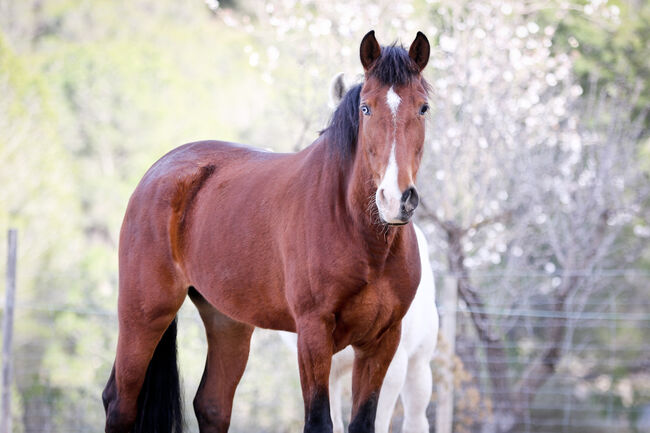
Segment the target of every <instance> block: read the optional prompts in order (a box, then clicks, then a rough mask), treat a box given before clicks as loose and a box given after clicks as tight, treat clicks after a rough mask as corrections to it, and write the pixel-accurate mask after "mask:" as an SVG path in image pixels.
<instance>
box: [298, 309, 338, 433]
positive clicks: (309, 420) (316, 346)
mask: <svg viewBox="0 0 650 433" xmlns="http://www.w3.org/2000/svg"><path fill="white" fill-rule="evenodd" d="M333 329H334V320H333V318H332V320H326V319H323V318H320V317H319V318H309V319H306V318H305V319H303V320H299V321H298V323H297V331H298V366H299V367H300V385H301V387H302V396H303V400H304V403H305V430H304V431H305V433H332V419H331V417H330V404H329V392H328V382H329V374H330V365H331V361H332V353H333V351H334V349H333V340H332V331H333Z"/></svg>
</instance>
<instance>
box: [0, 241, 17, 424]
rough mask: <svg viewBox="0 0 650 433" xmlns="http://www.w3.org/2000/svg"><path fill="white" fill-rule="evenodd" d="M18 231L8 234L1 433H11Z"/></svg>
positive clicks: (3, 326) (0, 417)
mask: <svg viewBox="0 0 650 433" xmlns="http://www.w3.org/2000/svg"><path fill="white" fill-rule="evenodd" d="M17 237H18V234H17V232H16V229H9V231H8V233H7V292H6V293H5V311H4V320H3V321H2V416H0V420H1V421H0V433H11V383H12V376H11V342H12V338H13V326H14V300H15V299H16V251H17V248H16V245H17Z"/></svg>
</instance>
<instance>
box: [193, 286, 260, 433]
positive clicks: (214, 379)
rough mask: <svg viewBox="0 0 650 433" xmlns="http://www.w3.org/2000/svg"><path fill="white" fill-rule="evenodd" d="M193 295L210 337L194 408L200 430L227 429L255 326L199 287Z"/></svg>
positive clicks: (213, 432)
mask: <svg viewBox="0 0 650 433" xmlns="http://www.w3.org/2000/svg"><path fill="white" fill-rule="evenodd" d="M189 294H190V299H191V300H192V302H194V305H196V308H197V309H198V310H199V314H200V315H201V319H202V320H203V324H204V325H205V334H206V336H207V339H208V356H207V359H206V362H205V370H204V371H203V377H202V378H201V383H200V385H199V389H198V391H197V393H196V397H195V398H194V412H195V414H196V418H197V420H198V422H199V431H200V432H201V433H225V432H227V431H228V427H229V426H230V415H231V412H232V402H233V398H234V397H235V389H236V388H237V385H238V384H239V380H240V379H241V377H242V375H243V374H244V370H245V368H246V362H247V361H248V352H249V348H250V339H251V335H252V333H253V329H254V328H253V327H252V326H250V325H247V324H244V323H240V322H236V321H234V320H232V319H230V318H229V317H227V316H225V315H224V314H222V313H220V312H219V311H218V310H217V309H215V308H214V307H213V306H212V305H211V304H210V303H208V302H207V301H206V300H205V299H204V298H203V297H202V296H201V295H200V294H199V293H198V292H197V291H196V290H194V289H190V292H189Z"/></svg>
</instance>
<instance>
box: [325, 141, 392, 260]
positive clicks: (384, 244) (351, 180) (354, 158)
mask: <svg viewBox="0 0 650 433" xmlns="http://www.w3.org/2000/svg"><path fill="white" fill-rule="evenodd" d="M314 144H315V145H317V146H319V149H318V150H319V152H323V154H321V155H319V157H320V160H321V161H322V162H321V164H322V167H321V168H320V169H321V170H322V171H323V172H325V173H327V175H328V176H331V182H332V183H331V185H330V189H329V194H333V195H335V196H337V197H336V198H334V200H336V201H337V202H339V203H340V204H341V205H342V206H345V209H344V210H342V212H341V214H344V215H346V221H344V222H342V223H343V224H347V225H349V224H350V222H352V223H353V224H352V226H353V227H349V229H350V230H354V231H356V232H357V233H358V234H359V235H360V236H361V237H362V238H363V239H364V241H365V243H366V245H367V247H368V249H369V251H370V252H371V253H372V254H373V256H377V258H379V257H380V256H382V255H388V253H389V251H390V249H391V246H392V245H393V243H394V242H396V241H398V236H397V233H398V230H399V229H396V228H394V227H390V226H387V225H385V224H382V223H381V222H380V220H379V215H378V211H377V208H376V205H375V203H374V197H375V192H376V187H375V186H374V185H375V182H374V180H373V179H372V172H371V170H370V168H369V166H368V163H367V161H366V160H365V158H364V157H363V154H361V152H359V151H357V152H355V153H354V154H353V155H351V156H349V157H347V158H345V157H343V156H339V155H337V156H330V155H327V152H331V149H329V148H328V143H327V142H326V140H322V141H321V142H317V143H314ZM342 194H343V195H344V197H341V195H342Z"/></svg>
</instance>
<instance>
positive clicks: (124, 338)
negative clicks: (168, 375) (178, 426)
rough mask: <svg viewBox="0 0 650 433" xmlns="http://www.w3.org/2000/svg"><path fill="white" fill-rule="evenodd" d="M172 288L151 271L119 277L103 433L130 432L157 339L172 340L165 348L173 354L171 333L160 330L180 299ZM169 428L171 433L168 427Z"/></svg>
mask: <svg viewBox="0 0 650 433" xmlns="http://www.w3.org/2000/svg"><path fill="white" fill-rule="evenodd" d="M127 267H128V265H127V266H125V268H127ZM175 286H176V287H173V285H172V284H170V281H165V282H161V278H160V274H158V273H156V272H153V271H151V272H147V271H146V270H142V271H136V272H134V273H128V275H127V273H125V274H124V275H121V278H120V295H119V300H118V320H119V327H120V329H119V336H118V342H117V354H116V356H115V364H114V366H113V371H112V373H111V377H110V379H109V380H108V383H107V384H106V387H105V388H104V392H103V394H102V399H103V402H104V408H105V410H106V432H107V433H127V432H131V431H132V429H133V426H134V424H135V422H136V418H137V416H138V396H139V395H140V391H141V389H142V385H143V383H144V380H145V376H146V374H147V368H148V367H149V363H150V361H151V359H152V356H153V354H154V351H156V347H157V346H158V343H159V342H160V341H161V338H163V334H164V335H165V338H163V339H170V340H171V339H172V338H173V341H168V342H166V344H173V345H174V346H173V347H174V355H175V339H176V335H175V332H174V333H173V335H171V334H172V333H171V332H166V331H167V330H168V328H170V324H171V323H172V321H173V320H174V318H175V317H176V313H177V311H178V309H179V308H180V306H181V304H182V303H183V299H184V298H185V294H186V291H185V289H183V288H181V287H180V286H178V285H175ZM145 288H146V289H147V290H145ZM153 289H157V290H155V291H154V290H153ZM174 331H175V328H174ZM168 334H169V336H168ZM163 355H164V354H161V356H163ZM174 363H175V359H174ZM174 368H175V365H174ZM169 428H170V430H169V431H171V429H172V427H171V426H170V427H169Z"/></svg>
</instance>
